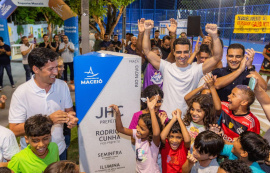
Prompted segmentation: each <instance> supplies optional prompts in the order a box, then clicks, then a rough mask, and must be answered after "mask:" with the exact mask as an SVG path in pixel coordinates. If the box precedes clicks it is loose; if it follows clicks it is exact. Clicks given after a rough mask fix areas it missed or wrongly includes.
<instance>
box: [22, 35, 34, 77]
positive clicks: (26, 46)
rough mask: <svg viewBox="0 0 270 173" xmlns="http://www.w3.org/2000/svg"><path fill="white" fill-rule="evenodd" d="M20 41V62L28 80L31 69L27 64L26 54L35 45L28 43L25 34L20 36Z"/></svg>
mask: <svg viewBox="0 0 270 173" xmlns="http://www.w3.org/2000/svg"><path fill="white" fill-rule="evenodd" d="M22 42H23V44H22V45H21V47H20V50H21V53H22V56H23V60H22V63H23V68H24V70H25V76H26V81H28V80H30V78H31V77H30V73H31V69H30V67H29V65H28V55H29V53H30V52H31V51H32V50H33V49H34V48H35V47H36V45H35V44H31V43H29V41H28V38H27V37H26V36H23V37H22Z"/></svg>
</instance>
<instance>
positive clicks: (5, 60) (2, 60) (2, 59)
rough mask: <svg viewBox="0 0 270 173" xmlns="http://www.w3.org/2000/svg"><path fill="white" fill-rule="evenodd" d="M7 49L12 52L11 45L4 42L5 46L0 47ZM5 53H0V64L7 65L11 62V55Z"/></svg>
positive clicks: (0, 47)
mask: <svg viewBox="0 0 270 173" xmlns="http://www.w3.org/2000/svg"><path fill="white" fill-rule="evenodd" d="M3 48H4V49H5V50H6V52H10V46H9V45H6V44H4V45H3V46H0V49H3ZM6 52H5V53H0V64H1V65H7V64H10V58H9V56H8V55H7V54H6Z"/></svg>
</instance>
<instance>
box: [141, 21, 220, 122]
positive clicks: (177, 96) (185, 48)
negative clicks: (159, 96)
mask: <svg viewBox="0 0 270 173" xmlns="http://www.w3.org/2000/svg"><path fill="white" fill-rule="evenodd" d="M170 23H171V25H170V26H168V25H167V28H168V30H169V31H170V32H171V33H172V37H176V29H177V22H176V21H175V19H170ZM144 27H145V32H144V37H143V51H144V53H145V55H146V57H147V59H148V61H149V62H150V63H151V64H152V65H153V66H154V67H155V68H156V69H159V71H161V72H162V74H163V75H164V76H163V79H164V83H163V92H164V101H163V104H162V106H161V109H162V110H165V111H166V112H167V113H168V115H169V118H171V117H170V116H171V113H172V112H173V110H175V109H177V108H178V109H180V110H182V112H183V114H185V113H186V109H187V105H186V103H185V100H184V97H185V95H186V94H187V93H189V92H190V91H192V90H193V89H195V88H196V87H197V85H198V82H199V81H200V79H201V78H202V76H203V75H204V74H206V73H208V72H210V71H212V70H213V69H214V67H215V66H216V64H217V63H218V62H219V61H220V60H221V58H222V47H221V43H220V40H219V38H218V34H217V25H216V24H207V25H206V26H205V30H206V32H207V33H208V34H209V35H210V36H211V37H212V38H213V42H214V45H215V46H214V48H213V56H212V57H211V58H209V59H208V60H206V61H205V62H204V63H203V64H195V63H193V64H191V65H189V64H188V63H187V61H188V59H189V57H190V51H189V50H190V49H189V48H190V47H189V46H190V42H189V40H188V39H187V38H178V39H176V40H175V41H174V43H173V47H172V49H173V54H174V57H175V63H170V62H168V61H165V60H163V59H160V58H159V57H158V56H157V55H156V54H155V53H154V52H152V51H150V49H151V45H150V32H151V30H152V28H153V27H154V21H152V20H146V21H145V22H144ZM183 114H182V116H183Z"/></svg>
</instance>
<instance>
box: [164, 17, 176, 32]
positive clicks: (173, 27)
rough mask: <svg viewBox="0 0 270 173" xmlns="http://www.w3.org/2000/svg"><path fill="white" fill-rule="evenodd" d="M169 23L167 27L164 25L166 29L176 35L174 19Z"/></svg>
mask: <svg viewBox="0 0 270 173" xmlns="http://www.w3.org/2000/svg"><path fill="white" fill-rule="evenodd" d="M170 22H171V26H169V25H168V24H166V26H167V29H168V30H169V31H170V32H172V33H176V30H177V22H176V20H175V19H173V18H171V19H170Z"/></svg>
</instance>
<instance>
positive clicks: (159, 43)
mask: <svg viewBox="0 0 270 173" xmlns="http://www.w3.org/2000/svg"><path fill="white" fill-rule="evenodd" d="M150 41H151V48H153V47H154V46H156V47H159V48H161V39H158V41H156V40H155V39H154V38H152V39H151V40H150Z"/></svg>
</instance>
